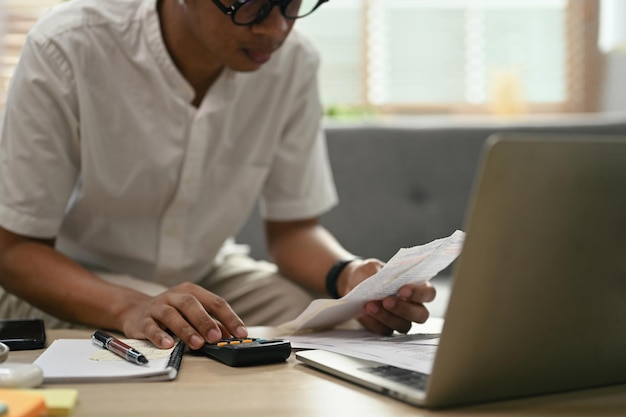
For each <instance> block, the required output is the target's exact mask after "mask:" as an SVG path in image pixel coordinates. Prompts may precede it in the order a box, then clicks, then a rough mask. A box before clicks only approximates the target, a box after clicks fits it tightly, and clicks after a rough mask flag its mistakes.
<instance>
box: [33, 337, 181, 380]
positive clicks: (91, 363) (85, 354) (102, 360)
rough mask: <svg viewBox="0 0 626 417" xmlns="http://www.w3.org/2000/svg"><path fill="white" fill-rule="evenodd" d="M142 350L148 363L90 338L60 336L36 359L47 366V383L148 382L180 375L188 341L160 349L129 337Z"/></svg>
mask: <svg viewBox="0 0 626 417" xmlns="http://www.w3.org/2000/svg"><path fill="white" fill-rule="evenodd" d="M123 341H124V342H125V343H127V344H129V345H130V346H132V347H134V348H135V349H137V350H139V351H140V352H142V353H143V354H144V355H146V357H147V358H148V360H149V363H148V364H146V365H136V364H134V363H130V362H127V361H125V360H124V359H122V358H120V357H118V356H116V355H114V354H113V353H111V352H109V351H108V350H105V349H101V348H99V347H98V346H96V345H94V344H93V343H92V342H91V340H89V339H58V340H55V341H54V342H52V344H51V345H50V346H49V347H48V348H47V349H46V350H45V351H44V352H43V353H42V354H41V355H40V356H39V357H38V358H37V359H36V360H35V362H34V364H35V365H37V366H39V367H40V368H41V369H42V370H43V376H44V382H45V383H67V382H121V381H124V382H133V381H136V382H148V381H172V380H174V379H176V377H177V376H178V370H179V369H180V364H181V362H182V358H183V353H184V351H185V344H184V342H182V341H179V342H178V343H177V344H176V346H174V347H173V348H171V349H157V348H155V347H154V346H153V345H152V344H151V343H150V342H147V341H145V340H135V339H125V340H123Z"/></svg>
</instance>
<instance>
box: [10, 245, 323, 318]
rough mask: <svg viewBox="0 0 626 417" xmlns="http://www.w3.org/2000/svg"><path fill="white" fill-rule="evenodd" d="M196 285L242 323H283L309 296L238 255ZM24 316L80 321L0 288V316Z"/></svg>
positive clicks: (120, 278) (122, 281) (144, 288)
mask: <svg viewBox="0 0 626 417" xmlns="http://www.w3.org/2000/svg"><path fill="white" fill-rule="evenodd" d="M97 275H98V276H100V277H101V278H102V279H104V280H106V281H109V282H112V283H114V284H117V285H121V286H125V287H130V288H134V289H136V290H138V291H141V292H143V293H146V294H150V295H157V294H160V293H161V292H163V291H165V290H167V288H166V287H164V286H162V285H160V284H156V283H153V282H148V281H143V280H140V279H137V278H133V277H131V276H128V275H116V274H109V273H97ZM198 284H199V285H201V286H202V287H204V288H206V289H207V290H209V291H211V292H213V293H215V294H218V295H219V296H221V297H223V298H224V299H225V300H226V301H227V302H228V303H229V304H230V305H231V307H232V308H233V309H234V310H235V312H236V313H237V314H238V315H239V317H241V318H242V320H243V321H244V323H245V324H246V326H274V325H278V324H281V323H284V322H286V321H288V320H291V319H293V318H295V317H296V316H297V315H298V314H300V313H301V312H302V311H303V310H304V309H305V308H306V307H307V306H308V304H309V303H310V302H311V300H312V299H313V297H312V296H311V294H310V293H309V292H307V291H306V290H305V289H303V288H302V287H300V286H298V285H297V284H295V283H293V282H292V281H290V280H288V279H286V278H284V277H283V276H281V275H280V274H279V273H278V272H277V269H276V266H275V265H273V264H271V263H269V262H265V261H256V260H254V259H252V258H250V257H249V256H247V255H242V254H235V255H230V256H227V257H226V258H225V260H224V263H223V264H222V265H221V266H220V267H218V268H215V269H214V270H213V271H212V272H211V273H210V274H209V275H208V276H206V277H205V278H204V279H202V280H201V281H200V282H198ZM27 317H32V318H35V317H36V318H42V319H43V320H44V322H45V323H46V327H47V328H49V329H53V328H77V327H83V325H81V324H80V323H70V322H66V321H63V320H59V319H57V318H56V317H54V316H51V315H49V314H47V313H45V312H43V311H41V310H39V309H37V308H35V307H33V306H32V305H30V304H28V303H27V302H26V301H24V300H22V299H20V298H18V297H16V296H14V295H12V294H9V293H7V292H6V291H4V289H2V288H1V287H0V318H27Z"/></svg>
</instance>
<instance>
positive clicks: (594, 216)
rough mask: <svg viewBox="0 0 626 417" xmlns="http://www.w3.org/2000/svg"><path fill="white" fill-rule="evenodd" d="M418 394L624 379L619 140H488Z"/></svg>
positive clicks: (440, 402)
mask: <svg viewBox="0 0 626 417" xmlns="http://www.w3.org/2000/svg"><path fill="white" fill-rule="evenodd" d="M475 184H476V185H475V190H474V193H473V201H472V203H471V205H470V210H469V211H468V217H467V222H466V226H465V231H466V232H467V236H466V240H465V244H464V247H463V253H462V254H461V257H460V259H459V261H458V262H457V265H456V269H455V279H454V284H453V288H452V293H451V298H450V301H449V304H448V310H447V313H446V323H445V325H444V329H443V333H442V338H441V342H440V345H439V350H438V352H437V357H436V360H435V364H434V368H433V372H432V375H431V379H430V385H429V389H428V394H427V400H426V402H427V404H426V405H427V406H432V407H437V406H451V405H458V404H464V403H473V402H480V401H487V400H496V399H503V398H510V397H520V396H526V395H532V394H540V393H548V392H556V391H565V390H572V389H577V388H585V387H592V386H600V385H608V384H613V383H619V382H626V360H624V352H626V332H625V331H624V330H625V326H626V138H618V137H588V136H587V137H583V136H567V137H566V136H546V135H537V134H534V135H516V134H507V135H497V136H494V137H491V138H490V139H489V141H488V146H487V147H486V152H485V153H484V160H483V164H482V171H481V173H480V174H479V176H478V177H477V181H476V183H475Z"/></svg>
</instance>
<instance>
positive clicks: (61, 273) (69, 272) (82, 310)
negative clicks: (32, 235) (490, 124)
mask: <svg viewBox="0 0 626 417" xmlns="http://www.w3.org/2000/svg"><path fill="white" fill-rule="evenodd" d="M2 243H3V244H2V245H0V246H2V250H1V251H0V284H1V285H2V286H3V287H4V289H5V290H6V291H8V292H10V293H13V294H15V295H16V296H18V297H20V298H22V299H24V300H26V301H27V302H28V303H30V304H32V305H33V306H35V307H37V308H39V309H41V310H43V311H46V312H47V313H49V314H52V315H54V316H56V317H58V318H60V319H63V320H67V321H72V322H77V323H83V324H87V325H91V326H97V327H105V328H110V329H117V330H121V327H122V326H121V317H122V316H123V314H124V311H125V310H126V309H127V308H129V307H130V306H131V305H133V304H135V303H136V302H137V301H139V300H142V299H145V298H146V297H147V296H145V295H143V294H141V293H138V292H136V291H133V290H130V289H126V288H122V287H118V286H114V285H112V284H109V283H107V282H105V281H103V280H101V279H100V278H98V277H96V276H95V275H93V274H92V273H91V272H89V271H88V270H86V269H85V268H83V267H82V266H80V265H79V264H77V263H76V262H74V261H72V260H71V259H69V258H67V257H66V256H64V255H63V254H61V253H60V252H58V251H56V250H55V249H54V248H52V247H50V246H47V245H45V244H42V243H39V242H37V241H29V240H20V241H17V242H11V243H10V244H7V242H6V239H3V242H2Z"/></svg>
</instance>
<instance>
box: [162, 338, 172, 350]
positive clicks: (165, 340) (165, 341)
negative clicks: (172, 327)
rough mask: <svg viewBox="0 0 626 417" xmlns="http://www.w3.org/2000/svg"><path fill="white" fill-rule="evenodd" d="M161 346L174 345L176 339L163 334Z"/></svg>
mask: <svg viewBox="0 0 626 417" xmlns="http://www.w3.org/2000/svg"><path fill="white" fill-rule="evenodd" d="M161 346H162V347H163V348H165V349H167V348H170V347H172V346H174V339H172V338H171V337H169V336H163V337H162V338H161Z"/></svg>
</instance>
